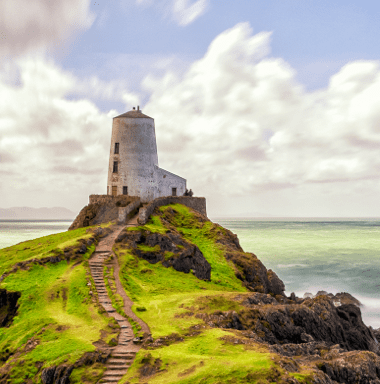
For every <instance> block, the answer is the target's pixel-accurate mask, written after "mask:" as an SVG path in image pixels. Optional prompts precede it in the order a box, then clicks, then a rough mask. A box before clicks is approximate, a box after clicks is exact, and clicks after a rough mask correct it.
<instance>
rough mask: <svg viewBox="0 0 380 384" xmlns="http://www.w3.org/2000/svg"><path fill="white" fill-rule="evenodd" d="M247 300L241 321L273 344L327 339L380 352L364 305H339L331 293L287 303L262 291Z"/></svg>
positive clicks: (356, 348) (347, 346)
mask: <svg viewBox="0 0 380 384" xmlns="http://www.w3.org/2000/svg"><path fill="white" fill-rule="evenodd" d="M244 303H245V304H246V306H247V307H248V308H247V310H245V311H242V312H241V313H239V322H240V323H241V324H243V326H244V329H252V330H253V331H255V332H256V333H257V334H258V335H259V336H260V337H261V338H262V339H264V340H265V341H266V342H268V343H270V344H287V343H294V344H300V343H307V342H310V341H323V342H326V343H327V344H328V345H333V344H339V345H340V346H341V347H342V348H344V349H345V350H347V351H352V350H365V351H372V352H375V353H378V352H379V346H378V343H377V341H376V340H375V338H374V335H373V333H372V331H371V330H370V329H369V328H368V327H366V326H365V324H364V323H363V321H362V319H361V312H360V309H359V308H358V307H357V306H355V305H353V304H345V305H342V306H340V307H335V306H334V304H333V302H332V300H331V299H330V298H329V297H328V296H318V297H316V298H313V299H307V300H305V301H304V302H303V303H302V304H291V303H289V304H286V305H284V304H283V303H280V302H278V301H277V300H275V299H274V298H271V297H270V296H269V297H268V296H267V298H265V297H263V296H261V297H258V294H254V295H252V298H251V297H250V298H248V300H247V301H245V302H244ZM263 304H264V305H263ZM265 304H267V305H265ZM268 304H269V305H268ZM230 322H231V321H230V319H228V320H227V321H225V322H224V323H222V324H221V326H224V327H227V324H228V323H230Z"/></svg>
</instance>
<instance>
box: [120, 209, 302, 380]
mask: <svg viewBox="0 0 380 384" xmlns="http://www.w3.org/2000/svg"><path fill="white" fill-rule="evenodd" d="M173 212H174V216H173ZM173 229H174V230H176V231H177V232H179V233H180V234H181V235H182V236H183V237H184V238H185V239H186V240H187V241H189V242H191V243H193V244H195V245H197V246H198V247H199V249H200V250H201V251H202V253H203V255H204V256H205V258H206V259H207V261H208V262H209V263H210V264H211V268H212V272H211V281H203V280H199V279H197V278H196V277H195V276H194V275H193V274H192V273H188V274H186V273H181V272H177V271H175V270H174V269H173V268H165V267H164V266H163V265H162V264H161V263H160V262H158V263H156V264H150V263H149V262H147V261H145V260H143V259H140V258H138V257H137V256H135V255H134V254H133V251H132V250H131V249H128V248H127V247H126V246H125V245H123V244H120V243H118V244H117V245H115V247H114V250H115V253H116V254H117V256H118V259H119V263H120V266H121V268H120V279H121V281H122V284H123V286H124V289H125V290H126V292H127V294H128V295H129V296H130V297H131V298H132V300H133V301H134V303H135V305H134V310H135V313H136V314H137V315H138V316H140V317H141V318H142V319H143V320H144V321H145V322H146V323H147V324H148V325H149V327H150V329H151V331H152V336H153V338H154V339H156V340H155V342H154V343H153V344H152V345H150V346H149V345H147V346H145V348H143V349H142V350H140V352H139V353H138V355H137V358H136V360H135V363H134V364H133V366H132V367H131V369H130V370H129V371H128V373H127V374H126V375H125V376H124V378H123V380H122V381H120V383H121V382H122V383H147V382H148V380H149V383H150V384H156V383H157V384H158V383H165V384H166V383H180V384H185V383H187V384H190V383H192V384H195V383H210V384H211V383H213V384H214V383H272V382H276V383H281V382H285V381H282V379H281V377H282V376H283V374H284V370H283V369H282V368H281V367H280V365H279V364H278V362H277V359H276V355H274V354H270V353H269V352H268V349H267V348H266V347H265V346H263V345H262V344H258V343H255V342H253V341H252V340H249V339H247V337H245V336H244V334H243V333H242V332H241V331H235V330H234V331H233V330H225V329H219V328H214V327H213V326H212V325H210V326H208V325H206V324H205V323H204V322H203V320H202V319H201V318H200V317H197V313H205V312H206V313H215V312H217V311H233V310H236V309H237V308H238V306H239V303H238V301H237V300H235V298H236V297H240V298H241V296H242V295H247V294H248V293H247V290H246V288H245V287H244V286H243V285H242V282H241V281H240V280H239V279H238V278H237V277H236V276H235V273H234V268H233V265H232V263H231V262H230V261H228V260H226V258H225V257H224V252H223V245H222V244H220V243H218V242H217V240H218V239H219V238H220V237H222V236H223V235H224V234H225V229H224V228H222V227H220V226H218V225H217V224H214V223H212V222H210V221H206V222H204V221H202V220H199V216H198V214H197V213H195V212H193V211H191V210H190V209H188V208H187V207H185V206H182V205H179V204H175V205H170V206H164V207H160V213H159V214H157V213H156V214H155V215H153V216H152V217H151V218H150V221H149V222H148V223H147V224H146V225H145V226H141V227H137V228H129V230H134V231H145V232H151V233H152V232H153V233H154V232H158V233H162V234H164V233H166V232H167V231H168V230H173ZM138 247H139V249H141V248H142V247H141V246H138ZM147 251H150V249H147ZM285 376H286V374H285ZM296 376H297V379H298V380H299V381H300V382H307V380H308V377H309V374H308V373H307V372H305V373H304V374H302V373H301V374H297V375H296Z"/></svg>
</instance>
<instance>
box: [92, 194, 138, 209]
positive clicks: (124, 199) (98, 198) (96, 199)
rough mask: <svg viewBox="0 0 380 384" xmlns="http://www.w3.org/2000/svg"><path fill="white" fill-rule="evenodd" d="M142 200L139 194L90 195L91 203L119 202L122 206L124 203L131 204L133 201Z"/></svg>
mask: <svg viewBox="0 0 380 384" xmlns="http://www.w3.org/2000/svg"><path fill="white" fill-rule="evenodd" d="M136 200H138V201H140V198H139V197H138V196H126V195H120V196H110V195H90V196H89V203H90V204H118V205H120V206H122V205H124V204H129V203H130V202H132V201H136Z"/></svg>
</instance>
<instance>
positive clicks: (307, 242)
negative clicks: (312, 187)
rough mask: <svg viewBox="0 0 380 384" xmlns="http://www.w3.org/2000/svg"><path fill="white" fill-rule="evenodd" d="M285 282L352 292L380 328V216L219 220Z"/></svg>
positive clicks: (301, 289)
mask: <svg viewBox="0 0 380 384" xmlns="http://www.w3.org/2000/svg"><path fill="white" fill-rule="evenodd" d="M214 221H217V222H218V223H219V224H221V225H222V226H224V227H226V228H228V229H230V230H231V231H232V232H234V233H236V234H237V235H238V237H239V239H240V244H241V246H242V247H243V249H244V250H245V251H247V252H253V253H255V254H256V256H257V257H258V258H259V259H260V260H261V261H262V262H263V264H264V265H265V266H266V267H267V268H268V269H269V268H271V269H273V270H274V271H275V272H276V273H277V275H278V276H279V277H280V278H281V279H282V280H283V281H284V283H285V286H286V294H288V295H289V294H290V293H291V292H295V293H296V294H297V296H300V297H302V296H303V295H304V293H305V292H311V293H313V294H315V293H317V292H318V291H319V290H324V291H328V292H331V293H338V292H349V293H351V294H352V295H354V296H355V297H357V298H358V299H359V300H360V301H361V302H362V303H363V304H364V307H362V314H363V319H364V322H365V323H366V324H367V325H371V326H373V327H374V328H379V327H380V295H379V293H380V220H379V219H376V220H375V219H371V220H344V221H342V220H341V219H339V220H338V219H335V220H334V219H325V220H324V219H318V221H317V220H316V219H313V220H310V219H302V220H301V219H297V220H289V221H285V220H282V221H269V220H265V221H260V220H252V219H251V220H243V219H240V220H231V219H230V220H221V219H219V220H214Z"/></svg>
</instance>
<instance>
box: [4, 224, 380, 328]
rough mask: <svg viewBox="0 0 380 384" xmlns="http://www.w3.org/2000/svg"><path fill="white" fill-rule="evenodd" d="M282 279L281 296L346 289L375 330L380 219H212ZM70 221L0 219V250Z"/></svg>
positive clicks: (379, 318) (379, 306) (379, 302)
mask: <svg viewBox="0 0 380 384" xmlns="http://www.w3.org/2000/svg"><path fill="white" fill-rule="evenodd" d="M213 221H215V222H218V223H219V224H220V225H222V226H223V227H225V228H228V229H230V230H231V231H232V232H234V233H236V234H237V235H238V237H239V240H240V244H241V246H242V247H243V249H244V250H245V251H247V252H253V253H255V254H256V256H257V257H258V258H259V259H260V260H261V261H262V262H263V264H264V265H265V266H266V267H267V268H268V269H269V268H270V269H273V270H274V271H275V272H276V273H277V275H278V276H279V277H280V278H281V279H282V280H283V281H284V283H285V286H286V294H288V295H289V294H290V293H291V292H295V293H296V294H297V296H300V297H302V296H303V295H304V293H305V292H310V293H313V294H316V293H317V292H318V291H319V290H324V291H328V292H331V293H338V292H349V293H351V294H352V295H353V296H355V297H356V298H358V299H359V300H360V301H361V302H362V303H363V304H364V306H363V307H362V308H361V310H362V315H363V320H364V322H365V324H367V325H371V326H372V327H374V328H380V295H379V293H380V219H368V220H364V219H360V220H358V219H356V220H355V219H352V220H348V219H345V220H342V219H286V220H285V219H281V220H280V219H270V220H264V219H228V220H227V219H215V220H213ZM70 224H71V222H69V221H22V222H21V221H0V253H1V248H5V247H8V246H11V245H13V244H17V243H19V242H22V241H25V240H30V239H35V238H37V237H41V236H47V235H49V234H53V233H58V232H63V231H66V230H67V229H68V227H69V226H70Z"/></svg>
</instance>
